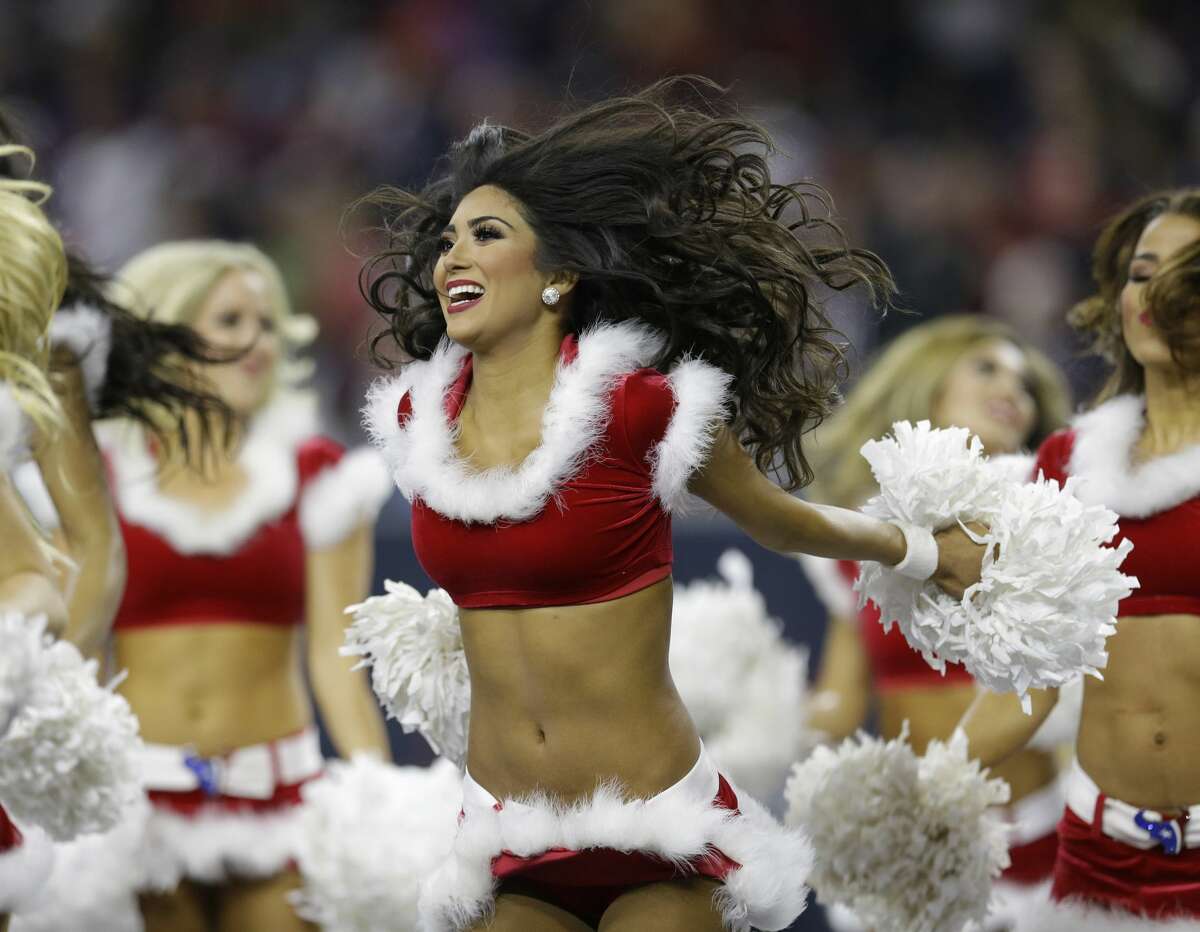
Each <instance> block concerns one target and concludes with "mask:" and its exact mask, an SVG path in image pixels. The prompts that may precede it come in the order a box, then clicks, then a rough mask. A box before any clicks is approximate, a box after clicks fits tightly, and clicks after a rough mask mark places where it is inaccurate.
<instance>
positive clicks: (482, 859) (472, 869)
mask: <svg viewBox="0 0 1200 932" xmlns="http://www.w3.org/2000/svg"><path fill="white" fill-rule="evenodd" d="M650 803H655V805H650ZM738 806H739V808H740V814H735V813H732V812H730V811H729V810H726V809H720V808H718V807H716V806H713V805H712V803H711V801H710V800H702V799H696V798H694V797H691V796H688V795H686V794H680V795H677V796H673V797H671V798H670V799H662V800H644V799H633V800H629V799H625V798H624V797H623V796H622V794H621V792H620V790H619V789H618V788H617V787H615V786H613V785H611V784H606V785H602V786H600V787H598V788H597V789H596V791H595V793H593V794H592V795H591V796H589V797H587V798H585V799H581V800H579V801H578V802H575V803H572V804H570V805H563V804H561V803H557V802H555V801H554V800H552V799H550V798H548V797H546V796H536V797H532V798H529V799H525V800H522V801H520V805H517V806H512V805H505V806H504V807H503V808H502V809H501V810H500V811H499V812H495V811H492V810H484V809H477V810H472V812H471V814H470V815H469V816H468V817H467V818H466V819H464V821H463V824H462V826H461V827H460V829H459V834H458V837H457V839H455V842H454V852H453V854H452V855H451V856H450V858H449V859H448V860H447V861H446V862H445V863H444V864H442V865H441V867H439V868H438V870H437V871H436V872H435V873H434V874H433V875H432V876H431V877H430V878H429V879H428V880H427V881H426V883H425V884H424V886H423V888H422V891H421V925H420V928H421V929H422V930H423V932H449V930H458V929H463V928H465V927H467V926H469V925H471V924H472V923H473V922H476V921H478V920H479V919H481V918H483V917H485V916H487V915H489V914H490V912H491V909H492V904H493V896H494V884H493V878H492V873H491V862H492V858H494V857H495V856H496V855H498V854H500V852H501V851H510V852H512V853H513V854H515V855H517V856H530V855H535V854H539V853H541V852H543V851H546V850H549V849H550V848H555V847H562V848H569V849H572V850H581V849H584V848H597V847H599V848H613V849H616V850H619V851H644V852H652V853H654V854H657V855H659V856H660V857H662V858H664V859H666V860H669V861H674V862H675V863H677V864H684V863H686V862H687V861H689V860H691V859H693V858H696V857H700V856H702V855H704V854H705V853H706V852H708V851H710V850H712V849H713V848H716V849H718V850H720V851H721V852H723V853H724V854H725V855H726V856H727V857H729V858H732V859H733V860H734V861H736V862H738V863H739V864H740V865H741V867H740V868H738V869H737V870H734V871H732V872H731V873H730V874H729V875H728V876H727V877H726V878H725V882H724V883H723V884H722V885H721V886H720V887H719V889H718V890H717V893H716V894H715V900H716V905H717V906H718V908H719V909H720V910H721V913H722V916H723V918H724V920H725V925H726V927H727V928H728V929H731V930H735V932H748V930H749V929H750V928H751V927H753V928H756V929H763V930H776V929H785V928H787V927H788V926H789V925H790V924H791V923H792V921H793V920H794V919H795V918H796V917H797V916H798V915H799V914H800V913H801V912H802V911H803V910H804V906H805V901H806V899H807V896H808V888H807V887H806V886H805V879H806V878H807V876H808V872H809V869H810V867H811V864H812V852H811V849H810V847H809V843H808V840H807V839H806V838H805V837H804V835H803V834H802V833H801V832H799V831H797V830H794V829H787V828H784V827H782V826H780V825H779V823H778V822H776V821H775V820H774V819H773V818H772V817H771V815H770V814H769V813H768V812H767V811H766V810H765V809H763V808H762V806H760V805H759V804H758V803H757V802H755V801H754V799H753V797H751V796H749V795H746V794H739V796H738ZM526 807H531V808H526Z"/></svg>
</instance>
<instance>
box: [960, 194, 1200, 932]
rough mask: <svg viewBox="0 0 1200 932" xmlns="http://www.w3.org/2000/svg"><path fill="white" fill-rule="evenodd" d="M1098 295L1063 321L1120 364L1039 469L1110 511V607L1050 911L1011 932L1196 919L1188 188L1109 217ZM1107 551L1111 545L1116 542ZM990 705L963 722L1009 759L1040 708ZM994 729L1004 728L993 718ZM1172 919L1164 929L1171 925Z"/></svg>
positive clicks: (1196, 206)
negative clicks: (1123, 546)
mask: <svg viewBox="0 0 1200 932" xmlns="http://www.w3.org/2000/svg"><path fill="white" fill-rule="evenodd" d="M1093 269H1094V276H1095V280H1096V283H1097V286H1098V287H1097V293H1096V295H1095V296H1094V297H1092V298H1089V299H1088V300H1086V301H1084V302H1083V303H1081V304H1080V305H1078V306H1077V307H1076V308H1075V309H1074V310H1073V312H1072V314H1071V321H1072V323H1073V324H1074V325H1075V326H1076V327H1078V328H1079V329H1081V330H1082V331H1084V332H1085V333H1087V334H1088V335H1089V336H1090V337H1091V338H1092V340H1093V345H1094V347H1095V349H1096V350H1097V351H1099V352H1101V353H1102V354H1104V355H1105V356H1106V358H1108V359H1109V360H1110V361H1111V362H1112V363H1113V365H1114V368H1113V372H1112V375H1111V377H1110V378H1109V380H1108V382H1107V384H1106V385H1105V387H1104V389H1103V391H1102V392H1101V394H1100V396H1099V398H1098V400H1097V403H1096V404H1095V406H1094V407H1093V408H1092V410H1090V411H1088V412H1087V413H1085V414H1083V415H1081V416H1079V417H1078V418H1077V419H1076V421H1075V422H1074V424H1073V425H1072V427H1071V428H1070V429H1068V430H1064V431H1060V432H1058V433H1055V434H1053V435H1052V436H1051V437H1050V438H1049V439H1048V440H1046V442H1045V443H1043V444H1042V446H1041V448H1040V450H1039V451H1038V457H1037V471H1038V472H1039V473H1041V474H1042V475H1044V476H1045V477H1047V478H1049V479H1053V480H1056V481H1057V482H1059V483H1066V482H1068V481H1072V480H1073V481H1072V487H1073V488H1074V491H1075V494H1076V495H1077V496H1079V497H1080V498H1081V499H1083V500H1084V501H1085V502H1090V503H1099V504H1103V505H1105V506H1107V507H1108V508H1110V509H1112V510H1113V511H1115V512H1117V513H1118V514H1119V516H1120V523H1119V527H1120V536H1119V538H1118V540H1120V539H1122V538H1123V539H1127V540H1129V541H1131V542H1132V543H1133V550H1132V552H1131V553H1130V555H1129V556H1128V557H1127V558H1126V560H1125V563H1124V565H1123V566H1122V569H1123V571H1124V572H1127V573H1129V574H1131V575H1134V576H1136V577H1137V578H1138V580H1139V581H1140V583H1141V586H1140V588H1139V589H1138V590H1136V591H1135V592H1134V593H1133V594H1132V595H1130V596H1129V597H1127V598H1126V599H1124V600H1123V601H1122V602H1121V603H1120V607H1119V612H1118V614H1119V617H1120V619H1121V621H1120V623H1119V624H1118V626H1117V632H1116V634H1114V635H1112V636H1111V637H1110V638H1109V641H1108V652H1109V660H1108V665H1107V667H1106V668H1105V670H1104V679H1103V680H1099V679H1093V678H1089V679H1088V680H1087V681H1086V688H1085V690H1084V694H1083V706H1082V712H1081V718H1080V725H1079V736H1078V741H1077V754H1078V759H1077V761H1076V763H1075V764H1074V765H1073V767H1072V770H1071V773H1070V776H1069V779H1068V782H1067V794H1066V795H1067V800H1066V811H1065V813H1064V815H1063V817H1062V821H1061V822H1060V823H1059V829H1058V832H1059V845H1058V853H1057V859H1056V861H1055V866H1054V881H1053V887H1052V891H1051V892H1052V897H1053V899H1054V900H1055V901H1056V909H1055V910H1054V911H1053V913H1051V914H1050V915H1039V916H1031V917H1029V918H1028V919H1027V921H1026V922H1025V923H1024V924H1022V926H1021V928H1022V929H1026V928H1028V929H1030V930H1035V929H1068V928H1070V929H1074V928H1103V929H1109V928H1111V929H1118V928H1119V929H1133V928H1162V929H1164V930H1165V929H1174V928H1177V927H1178V928H1183V927H1187V928H1194V927H1196V926H1197V925H1200V834H1198V830H1197V826H1200V777H1198V776H1197V774H1196V767H1195V761H1196V760H1197V755H1200V745H1198V744H1197V738H1196V735H1197V734H1198V733H1200V732H1198V729H1200V720H1198V718H1197V716H1198V715H1200V711H1198V710H1200V691H1198V689H1197V685H1196V682H1197V681H1196V676H1195V665H1196V660H1197V657H1200V589H1198V588H1197V580H1198V579H1200V574H1198V573H1197V572H1196V570H1197V563H1196V550H1195V546H1194V540H1195V537H1196V533H1197V529H1198V528H1200V351H1198V347H1200V342H1198V340H1200V318H1198V317H1197V314H1196V307H1197V303H1198V302H1200V191H1197V190H1196V189H1183V190H1176V191H1169V192H1165V193H1162V194H1156V195H1153V196H1150V197H1146V198H1144V199H1142V200H1140V201H1138V202H1136V203H1134V204H1133V205H1132V206H1130V207H1129V208H1127V209H1126V210H1125V211H1124V212H1122V213H1121V214H1120V215H1119V216H1117V217H1116V219H1114V220H1113V221H1112V222H1111V223H1110V224H1109V225H1108V226H1107V227H1106V228H1105V230H1104V232H1103V233H1102V234H1101V236H1100V238H1099V240H1098V242H1097V245H1096V250H1095V255H1094V267H1093ZM1114 543H1115V542H1114ZM1055 698H1056V697H1055V696H1053V695H1045V696H1041V697H1039V701H1037V702H1035V704H1034V715H1033V716H1032V717H1024V716H1022V715H1021V714H1020V712H1019V711H1017V710H1015V709H1014V708H1013V707H1012V703H1011V697H1004V696H986V697H984V698H982V699H981V700H980V702H979V704H978V705H977V706H976V707H975V709H974V710H973V712H972V713H971V714H970V715H969V716H968V718H967V722H966V725H967V731H968V735H969V737H970V743H971V748H972V752H973V753H974V754H975V755H976V756H977V757H978V758H979V759H980V760H981V761H982V762H983V763H985V764H991V763H996V762H1000V761H1002V760H1005V759H1007V758H1008V757H1009V756H1010V755H1011V754H1013V753H1014V752H1015V750H1016V749H1017V748H1019V747H1021V746H1022V745H1023V744H1024V743H1025V741H1026V740H1027V739H1028V737H1029V735H1030V734H1032V733H1033V731H1034V730H1035V729H1036V728H1037V727H1038V724H1039V722H1040V721H1041V720H1042V718H1043V717H1044V716H1045V714H1047V713H1048V710H1049V708H1050V707H1051V706H1052V705H1053V703H1054V701H1055ZM997 720H1003V721H1005V722H1006V723H1007V727H1006V728H1004V729H996V728H995V727H993V726H994V723H995V722H996V721H997ZM1172 920H1173V921H1172Z"/></svg>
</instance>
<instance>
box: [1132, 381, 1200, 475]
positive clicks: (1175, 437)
mask: <svg viewBox="0 0 1200 932" xmlns="http://www.w3.org/2000/svg"><path fill="white" fill-rule="evenodd" d="M1145 380H1146V428H1145V430H1144V431H1143V432H1142V436H1141V439H1140V440H1139V442H1138V452H1139V453H1140V454H1141V458H1143V459H1149V458H1152V457H1155V456H1166V455H1168V454H1170V453H1174V452H1175V451H1177V450H1181V449H1183V448H1184V447H1188V446H1192V445H1193V444H1196V443H1200V377H1197V376H1196V375H1192V374H1189V373H1185V372H1182V371H1180V370H1179V369H1178V368H1176V367H1171V368H1169V369H1167V368H1161V369H1160V368H1153V369H1146V370H1145Z"/></svg>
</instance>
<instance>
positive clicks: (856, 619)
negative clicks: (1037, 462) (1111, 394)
mask: <svg viewBox="0 0 1200 932" xmlns="http://www.w3.org/2000/svg"><path fill="white" fill-rule="evenodd" d="M1067 410H1068V406H1067V390H1066V386H1065V384H1064V382H1063V379H1062V376H1061V375H1060V374H1059V373H1058V371H1057V370H1056V369H1055V368H1054V366H1053V364H1052V363H1050V361H1049V360H1047V359H1046V358H1045V357H1044V356H1043V355H1042V354H1041V353H1039V352H1038V351H1037V350H1035V349H1034V348H1032V347H1030V346H1027V345H1025V344H1024V343H1023V342H1022V341H1021V340H1020V339H1019V338H1018V337H1017V336H1016V334H1015V333H1013V332H1012V331H1011V330H1010V329H1009V328H1008V327H1006V326H1005V325H1003V324H1002V323H1000V322H998V321H995V320H990V319H988V318H985V317H980V316H976V315H970V316H966V315H964V316H951V317H943V318H939V319H937V320H934V321H931V322H929V323H925V324H921V325H918V326H916V327H914V328H912V329H911V330H910V331H908V332H907V333H906V334H904V336H902V337H900V338H899V339H897V340H895V341H894V342H893V343H892V344H891V345H889V346H888V347H887V349H886V350H885V351H884V352H883V353H882V354H881V355H880V357H879V359H878V360H877V361H876V362H875V364H874V365H873V366H871V368H870V369H868V370H867V371H866V372H865V373H864V374H863V377H862V379H861V380H860V381H859V382H858V383H857V384H856V386H855V387H854V389H853V390H852V391H851V392H850V393H849V395H848V397H847V398H846V402H845V404H844V405H843V406H842V407H841V408H839V409H838V410H837V412H836V413H835V414H834V415H833V416H832V417H831V418H830V419H829V420H828V421H826V422H825V423H824V424H823V425H822V426H821V427H820V428H819V429H818V431H817V432H816V435H815V437H814V442H813V444H812V447H813V449H814V451H815V453H814V457H813V458H814V470H815V472H816V475H817V479H816V481H814V483H813V484H812V486H811V487H810V488H809V491H808V497H809V498H811V499H813V500H816V501H822V502H827V503H830V504H837V505H842V506H845V507H853V506H856V505H860V504H862V503H863V502H864V501H866V500H867V499H868V498H869V497H870V496H871V495H872V494H874V492H875V491H876V488H877V487H876V485H875V482H874V479H873V477H872V476H871V473H870V470H869V469H868V466H867V462H866V460H865V459H863V457H862V456H861V455H860V454H859V449H860V448H861V447H862V445H863V444H864V443H865V442H866V441H868V440H870V439H873V438H875V437H879V436H882V435H883V434H884V433H886V432H887V430H888V429H889V428H890V426H891V425H892V424H893V423H895V422H896V421H902V420H908V421H912V422H914V423H915V422H917V421H922V420H928V421H931V422H932V423H933V424H934V426H937V427H948V426H960V427H966V428H968V429H970V431H971V432H972V433H973V434H975V435H976V436H978V437H979V438H980V439H981V440H982V441H983V445H984V449H985V451H986V452H987V453H988V454H990V455H992V456H993V457H995V456H996V455H1001V456H1002V457H1003V458H1004V459H1005V460H1006V463H1005V466H1006V468H1010V469H1015V470H1019V471H1021V473H1022V474H1026V475H1027V474H1028V473H1029V471H1030V469H1031V468H1032V464H1033V459H1032V457H1031V456H1012V455H1011V454H1016V453H1017V452H1018V451H1020V450H1022V449H1027V448H1028V447H1029V446H1030V445H1032V446H1033V447H1036V446H1037V445H1038V444H1039V443H1040V442H1041V441H1042V440H1043V439H1045V438H1046V437H1047V436H1048V435H1049V434H1050V433H1051V432H1052V431H1053V430H1055V429H1057V428H1058V427H1060V426H1061V425H1062V424H1063V423H1064V422H1065V420H1066V416H1067ZM801 565H802V566H803V568H804V570H805V572H806V573H807V575H808V578H809V581H810V582H811V583H812V585H813V588H814V590H815V591H816V592H817V594H818V596H819V597H821V598H822V599H823V600H824V602H825V607H826V609H827V610H828V612H829V627H828V629H827V631H826V639H825V647H824V650H823V652H822V656H821V661H820V666H819V671H818V675H817V678H816V682H815V684H814V691H815V693H816V695H815V698H814V700H813V704H812V705H813V711H812V713H811V717H810V725H811V726H812V727H813V728H815V729H816V730H818V731H823V732H825V733H826V734H827V735H828V736H829V737H830V738H833V739H835V740H838V741H840V740H842V739H843V738H847V737H849V736H850V735H852V734H854V733H855V732H856V731H857V730H858V729H859V728H861V727H863V725H864V724H865V723H866V720H867V716H868V712H869V711H870V709H871V708H872V706H874V707H875V711H876V714H877V716H878V722H879V730H880V733H881V735H882V737H884V738H886V739H889V740H890V739H892V738H895V737H896V736H897V735H899V734H900V732H901V730H902V728H903V727H904V725H905V722H907V723H908V734H909V740H910V742H911V743H912V745H913V748H914V750H915V751H916V752H917V753H918V754H921V753H923V752H924V750H925V747H926V745H928V743H929V742H930V740H932V739H935V738H936V739H939V740H943V741H944V740H946V739H948V738H949V737H950V735H951V734H952V733H953V731H954V726H955V725H956V724H957V722H958V721H959V719H960V718H962V715H963V713H964V712H965V711H966V710H967V708H968V707H969V706H970V704H971V702H972V700H973V699H974V698H975V693H976V688H975V684H974V682H973V680H972V679H971V676H970V674H969V673H967V672H966V670H964V669H963V668H962V667H961V666H959V665H957V664H950V665H949V666H947V668H946V670H945V672H944V673H942V672H938V671H936V670H934V669H933V668H931V667H930V666H929V665H928V664H926V662H925V660H924V659H923V658H922V657H921V655H920V654H918V653H917V652H916V651H914V650H913V649H912V648H910V647H909V646H908V644H907V643H906V642H905V640H904V637H903V635H902V634H901V633H900V630H899V629H898V628H896V627H893V628H892V629H891V630H890V631H886V632H885V631H884V630H883V627H882V626H881V625H880V623H879V612H878V609H876V608H875V606H874V605H873V604H868V605H867V606H866V607H865V608H864V609H862V610H859V609H858V606H857V601H858V596H857V593H855V592H854V591H853V589H852V586H853V582H854V579H855V577H856V576H857V573H858V568H857V566H856V565H855V564H854V563H850V562H846V561H843V562H839V563H835V562H833V561H828V560H821V559H818V558H813V557H807V556H806V557H802V558H801ZM1057 769H1058V768H1057V765H1056V762H1055V759H1054V756H1053V755H1052V754H1051V753H1050V751H1049V750H1047V749H1041V750H1033V749H1029V750H1025V751H1023V752H1021V753H1020V754H1019V755H1017V756H1015V757H1013V758H1012V759H1010V760H1008V761H1006V762H1005V763H1004V764H1003V765H1002V766H998V767H995V768H993V770H992V776H995V777H1000V778H1002V779H1003V780H1004V781H1005V782H1006V783H1007V784H1008V785H1009V787H1010V788H1011V791H1012V804H1011V806H1010V807H1009V808H1008V809H1007V810H1006V813H1005V817H1006V821H1008V822H1009V823H1010V824H1011V826H1012V828H1011V830H1010V836H1009V837H1010V842H1011V847H1010V849H1009V855H1010V858H1011V865H1010V866H1009V868H1008V869H1007V870H1006V871H1005V874H1004V876H1003V878H1002V880H1001V884H1002V889H1003V890H1004V892H1007V893H1010V894H1011V895H1013V896H1017V895H1019V894H1020V893H1021V892H1024V891H1027V890H1029V889H1030V888H1032V887H1033V886H1034V885H1037V884H1040V883H1041V882H1042V881H1045V880H1047V879H1049V876H1050V872H1051V869H1052V867H1053V864H1054V851H1055V847H1056V835H1055V826H1056V824H1057V822H1058V816H1059V814H1060V812H1061V810H1062V795H1061V792H1060V790H1059V787H1058V779H1057ZM996 918H997V919H999V918H1001V917H1000V914H999V913H997V914H996ZM839 924H840V925H841V926H844V927H846V928H855V927H857V924H856V923H855V922H854V921H853V919H852V917H849V916H846V915H844V914H840V922H839Z"/></svg>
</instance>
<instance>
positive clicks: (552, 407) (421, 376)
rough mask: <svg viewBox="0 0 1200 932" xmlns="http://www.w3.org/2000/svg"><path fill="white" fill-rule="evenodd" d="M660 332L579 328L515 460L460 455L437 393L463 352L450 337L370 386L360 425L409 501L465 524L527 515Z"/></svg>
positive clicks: (544, 499)
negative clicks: (527, 446) (535, 439)
mask: <svg viewBox="0 0 1200 932" xmlns="http://www.w3.org/2000/svg"><path fill="white" fill-rule="evenodd" d="M662 339H663V338H662V337H661V336H660V335H659V334H657V333H655V332H654V331H651V330H649V329H646V328H645V327H641V326H638V325H636V324H631V323H618V324H600V325H597V326H595V327H592V328H591V329H589V330H586V331H584V332H583V333H582V334H580V335H579V339H578V351H577V353H576V354H575V358H574V359H570V358H569V354H568V355H562V356H560V358H559V362H558V366H557V369H556V370H555V375H554V384H553V386H552V388H551V390H550V398H549V401H548V402H547V404H546V408H545V411H544V412H543V414H542V431H541V439H540V441H539V443H538V445H537V446H536V447H534V449H533V450H532V451H531V452H530V453H529V455H528V456H526V457H525V459H524V460H522V461H521V462H520V463H518V464H516V465H513V466H507V465H500V466H491V467H489V468H487V469H482V470H477V469H474V468H472V467H471V466H470V465H469V463H468V462H467V461H466V460H464V459H463V458H462V457H461V456H460V455H459V453H458V450H457V448H456V445H455V441H456V440H457V437H458V424H457V419H456V418H451V416H450V415H449V414H448V413H447V411H446V404H445V399H446V393H447V392H448V391H449V390H450V388H451V386H452V385H453V383H454V382H455V380H456V379H457V378H458V377H459V375H460V373H461V372H462V368H463V363H464V360H465V358H466V356H467V350H466V349H464V348H463V347H461V346H459V345H457V344H455V343H451V342H450V341H448V340H445V341H443V342H442V344H441V345H440V346H439V347H438V349H437V351H436V352H435V353H434V354H433V356H432V357H430V358H429V359H428V360H425V361H419V362H413V363H410V364H409V365H407V366H406V367H405V368H404V371H403V372H401V373H400V375H398V376H396V377H394V378H391V379H383V380H380V381H379V382H377V383H376V384H375V385H374V386H372V389H371V392H370V394H369V395H368V399H367V406H366V409H365V416H366V417H365V420H366V426H367V429H368V431H370V433H371V435H372V437H373V438H374V440H375V442H376V443H377V444H378V445H379V446H380V447H382V448H383V449H384V451H385V453H386V455H387V456H388V459H389V462H390V463H391V465H392V471H393V477H394V478H395V480H396V483H397V485H398V486H399V487H400V490H401V491H402V492H403V493H404V494H405V495H406V496H407V497H408V499H409V500H410V501H413V500H416V499H420V500H421V501H422V502H423V503H424V504H425V505H426V506H428V507H429V508H432V509H433V510H434V511H436V512H438V513H439V514H441V515H442V516H444V517H446V518H450V519H452V520H456V521H462V522H466V523H483V524H493V523H496V522H498V521H516V522H519V521H527V520H529V519H531V518H534V517H536V516H537V515H538V514H539V513H541V511H542V509H544V508H545V507H546V505H547V503H548V502H549V501H550V500H551V498H553V496H554V495H556V494H557V492H558V490H559V489H560V488H561V487H562V486H563V485H564V484H565V483H566V482H568V481H569V480H570V479H571V478H573V477H574V476H575V475H577V474H578V473H579V471H580V470H581V469H582V468H583V467H584V465H585V464H586V463H587V461H588V459H589V457H590V456H591V455H592V453H593V450H594V447H595V445H596V442H597V441H598V440H599V438H600V437H601V435H602V434H603V432H604V429H605V428H606V427H607V425H608V420H609V415H610V404H609V397H610V395H611V392H612V389H613V388H614V387H615V385H616V383H617V382H618V380H619V379H620V378H621V377H622V376H624V375H626V374H628V373H630V372H633V371H635V370H636V369H639V368H642V367H644V366H646V365H649V363H650V362H651V361H652V360H653V359H654V357H655V355H657V353H658V352H659V350H660V349H661V347H662ZM405 393H407V394H408V396H409V401H410V403H411V406H412V413H411V415H410V416H409V418H408V420H407V422H406V423H405V424H404V425H403V427H399V426H398V425H397V421H396V412H397V409H398V406H399V403H400V400H401V399H402V398H403V397H404V395H405Z"/></svg>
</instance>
